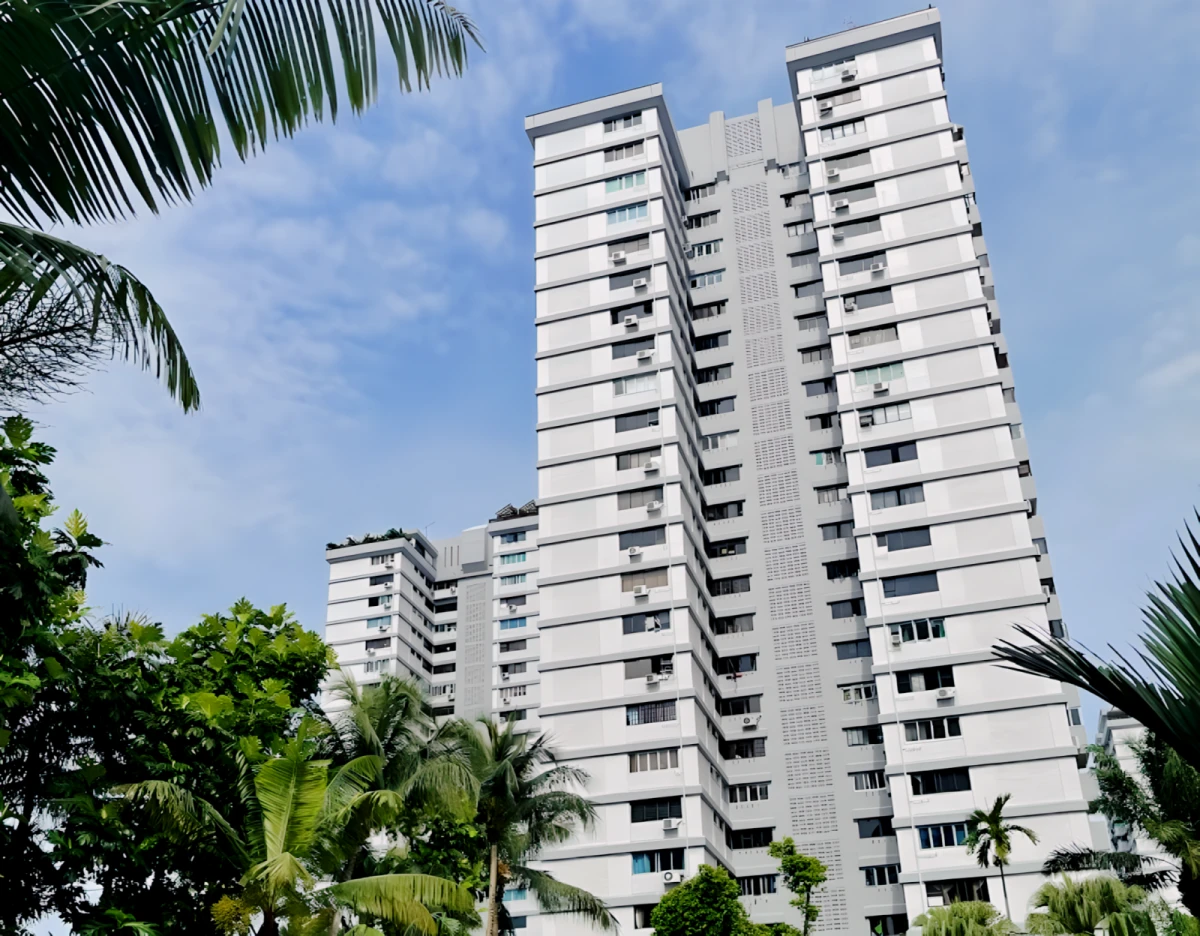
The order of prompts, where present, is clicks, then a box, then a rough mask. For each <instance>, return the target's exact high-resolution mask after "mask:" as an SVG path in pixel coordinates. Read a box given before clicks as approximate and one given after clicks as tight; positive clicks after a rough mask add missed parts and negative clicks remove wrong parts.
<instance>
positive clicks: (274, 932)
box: [258, 910, 279, 936]
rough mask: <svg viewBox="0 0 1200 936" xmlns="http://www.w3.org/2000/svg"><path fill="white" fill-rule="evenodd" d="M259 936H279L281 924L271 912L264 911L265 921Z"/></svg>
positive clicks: (259, 930) (259, 928)
mask: <svg viewBox="0 0 1200 936" xmlns="http://www.w3.org/2000/svg"><path fill="white" fill-rule="evenodd" d="M258 936H279V922H278V921H277V920H276V919H275V914H274V913H273V912H272V911H270V910H264V911H263V921H262V924H261V925H260V926H259V927H258Z"/></svg>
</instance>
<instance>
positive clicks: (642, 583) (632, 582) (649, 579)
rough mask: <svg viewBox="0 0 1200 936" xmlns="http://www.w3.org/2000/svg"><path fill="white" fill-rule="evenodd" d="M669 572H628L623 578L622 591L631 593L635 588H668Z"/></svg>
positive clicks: (662, 570) (661, 570) (653, 570)
mask: <svg viewBox="0 0 1200 936" xmlns="http://www.w3.org/2000/svg"><path fill="white" fill-rule="evenodd" d="M667 585H668V581H667V570H666V569H651V570H650V571H649V572H626V573H625V574H624V575H622V576H621V591H623V592H631V591H633V590H634V589H635V588H639V587H641V588H666V587H667Z"/></svg>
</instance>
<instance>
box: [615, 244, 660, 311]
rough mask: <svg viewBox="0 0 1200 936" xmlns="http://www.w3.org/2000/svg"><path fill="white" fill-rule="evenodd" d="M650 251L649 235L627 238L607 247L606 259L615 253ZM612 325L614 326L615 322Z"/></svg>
mask: <svg viewBox="0 0 1200 936" xmlns="http://www.w3.org/2000/svg"><path fill="white" fill-rule="evenodd" d="M649 249H650V235H649V234H643V235H642V236H641V237H627V238H626V239H625V240H619V241H615V242H613V243H611V244H609V245H608V258H609V259H610V260H611V259H612V258H613V255H614V254H616V253H625V254H631V253H642V252H643V251H646V250H649ZM613 324H616V323H615V322H614V323H613Z"/></svg>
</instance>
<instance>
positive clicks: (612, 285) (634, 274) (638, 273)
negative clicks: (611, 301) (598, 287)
mask: <svg viewBox="0 0 1200 936" xmlns="http://www.w3.org/2000/svg"><path fill="white" fill-rule="evenodd" d="M638 280H645V281H646V282H649V280H650V271H649V270H647V269H644V268H643V269H641V270H629V271H628V272H625V273H614V274H613V275H612V276H610V277H609V278H608V289H609V292H612V291H613V290H617V289H629V288H630V287H634V288H635V289H637V288H642V289H644V288H645V285H646V284H645V283H638V282H637V281H638ZM639 340H642V339H639ZM615 356H616V355H614V357H615Z"/></svg>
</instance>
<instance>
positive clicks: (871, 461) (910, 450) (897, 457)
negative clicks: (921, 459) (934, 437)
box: [863, 442, 917, 468]
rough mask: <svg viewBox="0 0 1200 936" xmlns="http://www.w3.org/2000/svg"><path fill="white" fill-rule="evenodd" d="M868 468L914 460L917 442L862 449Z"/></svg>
mask: <svg viewBox="0 0 1200 936" xmlns="http://www.w3.org/2000/svg"><path fill="white" fill-rule="evenodd" d="M863 455H864V456H865V457H866V459H867V467H868V468H878V467H879V466H880V465H894V464H896V463H897V462H906V461H914V460H915V459H916V457H917V443H916V442H904V443H902V444H899V445H881V446H880V447H879V448H869V449H863Z"/></svg>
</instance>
